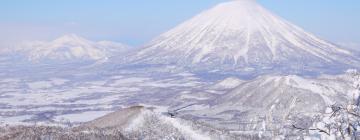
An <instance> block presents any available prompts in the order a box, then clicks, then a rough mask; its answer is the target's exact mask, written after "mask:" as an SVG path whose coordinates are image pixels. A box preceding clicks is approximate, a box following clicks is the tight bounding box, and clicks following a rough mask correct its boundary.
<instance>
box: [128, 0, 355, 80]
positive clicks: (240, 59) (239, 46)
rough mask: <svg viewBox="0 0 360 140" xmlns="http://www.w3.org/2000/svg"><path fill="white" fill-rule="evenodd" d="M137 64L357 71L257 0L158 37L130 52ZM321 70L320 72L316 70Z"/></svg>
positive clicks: (350, 59) (348, 57) (340, 53)
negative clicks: (141, 47) (134, 51)
mask: <svg viewBox="0 0 360 140" xmlns="http://www.w3.org/2000/svg"><path fill="white" fill-rule="evenodd" d="M130 61H131V62H135V63H138V64H176V65H180V66H185V67H189V68H191V70H193V71H196V70H206V71H209V70H213V71H255V72H256V71H262V70H277V71H281V72H283V73H284V72H291V73H300V72H312V71H314V70H318V71H317V72H318V73H321V72H322V71H331V70H330V69H326V68H328V67H330V68H333V69H332V70H334V71H342V70H344V69H346V68H348V67H352V66H355V67H358V66H359V64H360V63H359V59H358V58H357V57H356V55H355V54H353V53H352V52H350V51H347V50H344V49H340V48H338V47H337V46H335V45H333V44H332V43H329V42H327V41H324V40H322V39H319V38H317V37H316V36H314V35H313V34H310V33H308V32H305V31H304V30H303V29H301V28H299V27H297V26H295V25H293V24H291V23H289V22H288V21H286V20H284V19H282V18H280V17H278V16H276V15H274V14H273V13H271V12H269V11H267V10H266V9H264V8H263V7H261V6H260V5H259V4H257V3H256V2H255V0H235V1H230V2H225V3H222V4H219V5H217V6H215V7H214V8H212V9H210V10H207V11H204V12H202V13H201V14H199V15H197V16H195V17H194V18H192V19H190V20H188V21H186V22H184V23H183V24H181V25H179V26H177V27H176V28H174V29H172V30H170V31H168V32H166V33H164V34H162V35H160V36H159V37H158V38H156V39H155V40H153V41H152V42H150V43H149V44H148V45H146V46H145V47H144V48H143V49H141V50H139V51H137V52H136V53H134V54H132V55H131V57H130ZM319 69H320V70H319Z"/></svg>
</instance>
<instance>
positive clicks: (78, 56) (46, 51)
mask: <svg viewBox="0 0 360 140" xmlns="http://www.w3.org/2000/svg"><path fill="white" fill-rule="evenodd" d="M128 49H129V47H128V46H126V45H123V44H120V43H115V42H110V41H100V42H93V41H90V40H87V39H85V38H82V37H79V36H77V35H74V34H70V35H65V36H62V37H60V38H58V39H55V40H54V41H50V42H44V41H34V42H27V43H24V44H21V45H19V46H18V47H16V48H15V49H13V50H12V51H13V52H15V53H17V54H22V55H23V56H24V57H25V58H26V59H27V60H28V61H31V62H46V61H55V62H56V61H97V60H106V59H108V58H109V57H112V56H116V55H120V54H121V53H123V52H125V51H127V50H128Z"/></svg>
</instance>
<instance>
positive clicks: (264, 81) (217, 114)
mask: <svg viewBox="0 0 360 140" xmlns="http://www.w3.org/2000/svg"><path fill="white" fill-rule="evenodd" d="M354 80H355V79H354V78H353V77H352V75H351V74H350V73H347V74H344V75H339V76H327V75H325V76H321V77H319V78H313V79H310V78H303V77H299V76H294V75H290V76H271V75H268V76H260V77H258V78H256V79H254V80H249V81H244V82H242V83H240V84H239V85H238V86H237V87H236V88H234V89H232V90H230V91H229V92H227V93H224V94H222V95H220V96H218V97H215V98H213V99H211V100H209V101H208V102H204V103H203V104H202V106H209V107H208V108H202V109H199V110H192V111H188V113H186V114H191V115H194V116H196V117H194V118H200V120H204V121H208V122H209V123H212V124H214V125H215V126H220V127H225V128H227V129H233V130H241V131H250V130H258V131H260V130H262V129H263V126H262V123H265V124H266V127H267V128H266V130H269V129H270V130H273V129H275V130H279V128H281V127H283V126H284V125H288V123H289V122H293V121H295V120H296V119H298V118H302V119H303V118H307V117H313V116H314V115H315V114H322V113H324V111H325V109H326V108H327V107H328V106H331V105H333V104H335V103H337V104H346V103H347V102H348V101H350V100H351V99H352V97H353V94H352V93H353V92H354V90H355V88H354V86H353V83H354ZM205 115H206V117H204V116H205ZM305 120H306V119H305ZM308 121H311V119H309V120H308ZM239 123H240V124H239ZM309 123H311V122H309ZM239 125H240V126H241V127H239Z"/></svg>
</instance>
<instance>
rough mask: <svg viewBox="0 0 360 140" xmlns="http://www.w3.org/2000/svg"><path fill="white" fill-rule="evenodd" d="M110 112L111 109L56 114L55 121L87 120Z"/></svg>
mask: <svg viewBox="0 0 360 140" xmlns="http://www.w3.org/2000/svg"><path fill="white" fill-rule="evenodd" d="M111 112H112V111H87V112H81V113H77V114H65V115H59V116H56V117H55V120H56V121H62V120H66V121H70V122H88V121H91V120H94V119H96V118H99V117H101V116H104V115H106V114H109V113H111Z"/></svg>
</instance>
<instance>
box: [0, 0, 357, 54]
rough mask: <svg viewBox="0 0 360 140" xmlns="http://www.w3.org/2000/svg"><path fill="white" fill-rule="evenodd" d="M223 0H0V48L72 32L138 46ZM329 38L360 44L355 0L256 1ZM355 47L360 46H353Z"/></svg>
mask: <svg viewBox="0 0 360 140" xmlns="http://www.w3.org/2000/svg"><path fill="white" fill-rule="evenodd" d="M224 1H227V0H1V2H0V46H4V45H5V44H6V45H8V44H12V43H14V42H19V41H22V40H49V39H54V38H56V37H59V36H61V35H63V34H69V33H75V34H78V35H80V36H83V37H86V38H88V39H91V40H112V41H118V42H123V43H125V44H130V45H141V44H143V43H146V42H147V41H149V40H151V39H152V38H154V37H156V36H157V35H159V34H161V33H162V32H164V31H167V30H168V29H171V28H172V27H174V26H176V25H177V24H179V23H181V22H183V21H184V20H186V19H189V18H191V17H193V16H194V15H196V14H197V13H199V12H201V11H203V10H206V9H208V8H210V7H212V6H214V5H216V4H217V3H220V2H224ZM258 2H259V3H261V4H262V5H263V6H264V7H266V8H267V9H269V10H270V11H273V12H274V13H276V14H278V15H280V16H282V17H283V18H285V19H287V20H289V21H291V22H293V23H295V24H296V25H298V26H300V27H303V28H304V29H305V30H307V31H310V32H312V33H315V34H316V35H318V36H320V37H322V38H324V39H326V40H330V41H332V42H343V43H358V44H360V15H359V13H360V1H359V0H258ZM359 47H360V46H359Z"/></svg>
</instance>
